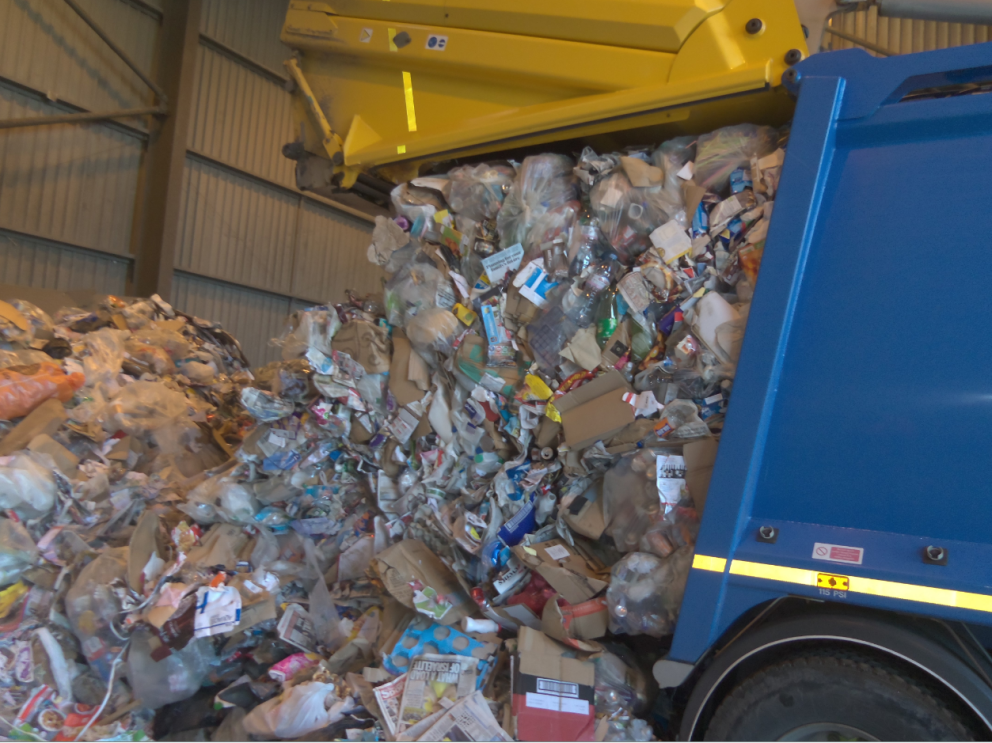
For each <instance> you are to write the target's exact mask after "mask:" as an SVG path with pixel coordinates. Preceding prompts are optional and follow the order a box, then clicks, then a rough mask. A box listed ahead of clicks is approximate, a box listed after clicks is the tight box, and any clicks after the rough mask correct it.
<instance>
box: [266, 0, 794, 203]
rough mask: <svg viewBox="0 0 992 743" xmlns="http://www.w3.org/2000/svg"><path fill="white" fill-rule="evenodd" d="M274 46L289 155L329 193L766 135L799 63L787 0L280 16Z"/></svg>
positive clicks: (353, 4) (503, 1) (576, 1)
mask: <svg viewBox="0 0 992 743" xmlns="http://www.w3.org/2000/svg"><path fill="white" fill-rule="evenodd" d="M282 40H283V41H284V42H285V43H286V44H288V45H289V46H290V47H292V48H293V49H294V50H297V51H298V53H299V54H298V57H299V62H298V66H297V63H296V62H290V63H288V67H289V69H290V73H291V75H292V77H293V79H294V80H295V81H296V84H297V90H298V95H296V96H294V106H295V107H296V116H297V118H298V120H299V124H298V131H300V132H301V144H302V150H303V152H298V153H297V154H298V155H299V156H301V157H308V156H312V155H316V156H319V157H322V158H325V160H324V166H325V167H324V176H322V178H323V182H324V183H326V184H327V185H329V186H330V187H331V189H332V190H333V189H342V188H349V187H351V186H352V185H353V184H354V183H355V180H356V178H357V177H358V176H359V174H360V173H373V174H375V175H377V176H379V177H380V178H384V179H387V180H401V179H406V178H409V177H412V176H413V175H415V174H416V171H417V170H418V169H419V168H420V166H421V165H423V164H424V163H428V162H433V161H444V160H452V159H458V158H468V157H479V156H481V155H484V154H488V153H496V152H508V151H513V150H521V149H524V148H527V147H530V146H535V145H547V144H549V143H552V142H558V143H562V142H566V141H572V140H575V141H580V140H581V141H584V142H588V143H591V144H593V145H594V146H595V145H596V144H597V142H598V143H599V144H600V145H601V146H603V147H609V146H612V147H615V146H622V145H623V144H635V143H639V144H643V143H646V142H650V141H657V140H658V139H660V138H661V137H660V136H658V135H659V127H660V128H662V129H663V130H664V132H662V135H663V136H668V135H669V134H673V135H674V134H677V133H681V132H683V131H686V132H698V131H704V130H706V129H711V128H714V127H716V126H721V125H723V124H724V123H738V122H740V121H741V120H744V119H751V120H753V121H755V122H758V123H761V122H767V123H780V122H781V121H782V120H784V119H785V118H787V116H788V114H789V111H790V110H791V103H790V102H789V101H788V99H787V97H786V96H784V95H782V94H781V92H780V91H778V90H777V88H778V86H779V84H780V81H781V76H782V73H783V72H784V71H785V69H786V68H788V67H789V66H791V65H793V64H795V63H796V62H798V61H799V60H800V59H802V58H803V57H804V56H806V54H807V50H806V43H805V39H804V36H803V31H802V27H801V26H800V23H799V19H798V17H797V14H796V10H795V6H794V4H793V0H500V2H493V1H492V0H334V1H333V2H311V1H310V0H292V2H290V6H289V10H288V12H287V15H286V22H285V25H284V26H283V30H282ZM743 94H749V95H743ZM307 170H308V169H307V168H298V177H301V175H300V174H301V172H306V171H307ZM309 172H310V174H311V175H310V180H311V181H312V180H314V179H313V177H312V175H313V172H314V170H313V168H310V169H309ZM304 177H305V176H304ZM317 180H318V181H320V180H321V179H320V178H317ZM318 185H319V184H318ZM301 186H304V187H308V186H309V187H314V184H313V183H312V182H311V183H307V184H304V183H301Z"/></svg>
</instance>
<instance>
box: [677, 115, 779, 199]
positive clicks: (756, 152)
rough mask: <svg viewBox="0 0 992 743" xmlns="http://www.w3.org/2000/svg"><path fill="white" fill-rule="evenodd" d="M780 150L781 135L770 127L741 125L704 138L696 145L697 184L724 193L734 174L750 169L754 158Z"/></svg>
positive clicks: (705, 135) (719, 130)
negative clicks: (731, 175)
mask: <svg viewBox="0 0 992 743" xmlns="http://www.w3.org/2000/svg"><path fill="white" fill-rule="evenodd" d="M777 146H778V135H777V133H776V131H775V130H774V129H772V128H771V127H770V126H757V125H755V124H740V125H738V126H727V127H724V128H723V129H717V130H716V131H715V132H712V133H710V134H704V135H702V136H701V137H699V140H698V142H697V144H696V160H695V164H696V179H695V180H696V183H698V184H699V185H700V186H703V187H704V188H706V189H707V190H709V191H713V192H714V193H722V192H723V191H724V189H726V187H727V184H728V183H729V181H730V174H731V173H733V172H734V170H736V169H737V168H747V167H749V166H750V164H751V158H752V157H757V158H761V157H764V156H765V155H770V154H771V153H772V152H774V151H775V148H776V147H777Z"/></svg>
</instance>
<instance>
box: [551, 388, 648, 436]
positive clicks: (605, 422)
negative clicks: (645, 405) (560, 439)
mask: <svg viewBox="0 0 992 743" xmlns="http://www.w3.org/2000/svg"><path fill="white" fill-rule="evenodd" d="M630 391H631V390H630V387H629V386H628V384H627V381H626V380H625V379H624V377H623V374H621V373H620V372H618V371H617V370H616V369H611V370H610V371H608V372H607V373H606V374H604V375H603V376H601V377H597V378H596V379H594V380H592V381H591V382H587V383H586V384H584V385H582V386H581V387H579V388H578V389H577V390H573V391H571V392H569V393H568V394H567V395H565V396H563V397H561V398H559V399H558V400H556V401H555V407H556V408H558V412H559V413H561V425H562V429H563V430H564V431H565V443H566V444H568V445H569V447H571V448H572V449H582V448H584V447H586V446H589V445H591V444H595V443H596V442H597V441H601V440H602V441H608V440H609V439H610V437H612V436H614V435H615V434H617V433H619V432H620V431H621V430H623V428H624V426H626V425H628V424H629V423H633V422H634V409H633V408H632V407H631V406H630V404H629V403H627V402H624V399H623V396H624V393H626V392H630Z"/></svg>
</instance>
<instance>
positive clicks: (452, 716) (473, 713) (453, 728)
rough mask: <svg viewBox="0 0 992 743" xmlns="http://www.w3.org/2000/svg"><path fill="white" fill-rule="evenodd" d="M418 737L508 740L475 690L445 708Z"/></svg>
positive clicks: (479, 693)
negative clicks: (448, 707)
mask: <svg viewBox="0 0 992 743" xmlns="http://www.w3.org/2000/svg"><path fill="white" fill-rule="evenodd" d="M420 740H465V741H483V740H500V741H512V740H513V738H511V737H510V736H509V735H507V734H506V731H505V730H503V728H501V727H500V725H499V723H498V722H496V718H495V717H493V713H492V711H491V710H490V709H489V705H488V704H487V703H486V698H485V697H484V696H482V692H481V691H476V692H474V693H472V694H471V695H469V696H467V697H465V698H464V699H462V700H461V701H460V702H458V704H456V705H455V706H454V707H452V708H451V709H449V710H447V711H446V712H445V713H444V714H443V715H441V717H440V719H438V721H437V722H435V723H434V725H432V726H431V728H430V730H428V731H427V732H425V733H424V734H423V735H421V736H420Z"/></svg>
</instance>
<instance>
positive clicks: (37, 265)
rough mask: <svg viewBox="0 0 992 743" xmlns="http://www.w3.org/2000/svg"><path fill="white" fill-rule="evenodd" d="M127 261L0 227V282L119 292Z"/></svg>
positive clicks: (122, 287)
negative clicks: (18, 233)
mask: <svg viewBox="0 0 992 743" xmlns="http://www.w3.org/2000/svg"><path fill="white" fill-rule="evenodd" d="M127 268H128V262H127V261H125V260H120V259H115V258H112V257H110V256H105V255H98V254H96V253H90V252H88V251H84V250H73V249H72V248H66V247H64V246H62V245H56V244H54V243H50V242H48V241H46V240H38V239H34V238H30V237H25V236H23V235H16V234H13V233H10V232H7V231H5V230H0V283H3V284H21V285H23V286H33V287H39V288H42V289H61V290H62V291H71V290H75V289H80V290H89V289H92V290H93V291H96V292H101V293H103V292H106V293H107V294H123V293H124V290H125V281H126V280H127Z"/></svg>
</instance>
